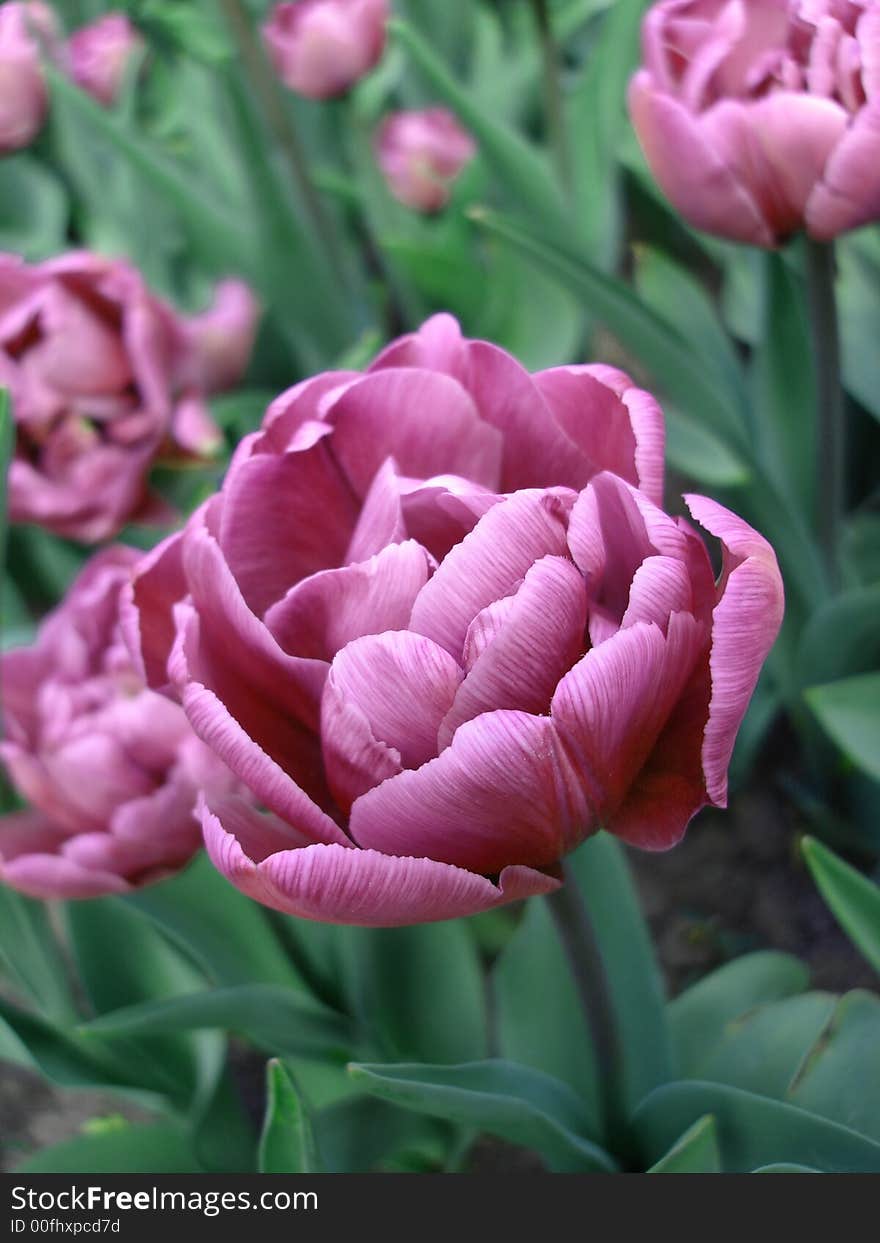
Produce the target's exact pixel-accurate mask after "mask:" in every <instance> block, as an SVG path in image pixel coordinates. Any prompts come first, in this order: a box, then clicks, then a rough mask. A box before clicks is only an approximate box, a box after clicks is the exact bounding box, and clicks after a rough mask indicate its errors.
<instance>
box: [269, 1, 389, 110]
mask: <svg viewBox="0 0 880 1243" xmlns="http://www.w3.org/2000/svg"><path fill="white" fill-rule="evenodd" d="M387 21H388V0H293V2H292V3H286V4H277V5H276V6H275V8H274V9H273V10H272V13H271V14H270V16H269V20H268V21H267V22H266V24H265V25H264V26H263V39H264V41H265V44H266V50H267V52H268V54H269V58H270V60H271V61H272V64H273V65H274V67H275V71H276V73H277V74H278V76H279V77H280V78H281V81H282V82H283V83H284V85H285V86H288V87H290V89H291V90H292V91H296V92H297V94H298V95H305V96H306V98H307V99H331V98H333V97H334V96H336V95H344V94H345V93H346V91H348V90H349V89H350V88H351V87H352V86H354V84H355V83H356V82H358V81H359V80H360V79H361V78H362V77H363V76H364V75H365V74H366V73H368V72H369V71H370V70H371V69H372V68H373V66H374V65H375V64H376V63H377V61H378V60H379V58H380V57H381V55H382V52H383V51H384V49H385V37H386V35H385V27H386V23H387Z"/></svg>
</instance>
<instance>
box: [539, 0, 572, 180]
mask: <svg viewBox="0 0 880 1243" xmlns="http://www.w3.org/2000/svg"><path fill="white" fill-rule="evenodd" d="M531 3H532V9H533V11H534V14H535V24H536V26H537V28H538V38H539V40H540V43H541V62H542V75H543V88H544V114H545V116H546V120H547V134H548V136H549V139H550V144H551V146H552V148H553V152H554V156H555V160H556V170H557V172H558V174H559V180H560V183H561V184H562V188H563V190H565V192H566V193H569V192H570V190H571V182H572V173H571V154H570V152H569V146H568V133H567V129H566V124H565V107H564V104H563V97H562V85H561V82H560V75H559V47H558V46H557V43H556V39H555V37H554V34H553V24H552V21H551V18H550V5H549V3H548V0H531Z"/></svg>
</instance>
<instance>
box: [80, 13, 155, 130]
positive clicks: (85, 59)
mask: <svg viewBox="0 0 880 1243" xmlns="http://www.w3.org/2000/svg"><path fill="white" fill-rule="evenodd" d="M142 46H143V40H142V39H141V37H140V35H139V34H138V32H137V31H136V30H135V28H134V26H132V24H131V22H130V21H129V20H128V18H127V17H126V15H125V14H124V13H106V14H105V15H104V16H103V17H100V18H98V20H97V21H95V22H92V23H91V24H90V25H89V26H83V27H82V28H81V29H80V30H77V31H76V32H75V33H74V34H73V35H71V37H70V39H69V41H68V45H67V49H68V61H69V66H70V73H71V76H72V77H73V80H74V82H76V83H77V85H79V86H81V87H82V89H83V90H84V91H87V92H88V93H89V94H90V95H91V96H93V97H94V98H95V99H96V100H97V101H98V103H100V104H104V106H105V107H109V106H110V105H111V104H113V103H114V102H115V100H116V97H117V96H118V94H119V91H120V89H121V87H122V84H123V81H124V79H125V73H126V70H127V68H128V63H129V60H130V58H131V56H132V53H134V52H136V51H137V50H138V49H139V48H141V47H142Z"/></svg>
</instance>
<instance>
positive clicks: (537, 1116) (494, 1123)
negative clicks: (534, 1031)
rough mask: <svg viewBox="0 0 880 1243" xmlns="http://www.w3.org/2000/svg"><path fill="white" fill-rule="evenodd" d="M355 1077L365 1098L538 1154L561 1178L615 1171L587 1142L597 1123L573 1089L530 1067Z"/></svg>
mask: <svg viewBox="0 0 880 1243" xmlns="http://www.w3.org/2000/svg"><path fill="white" fill-rule="evenodd" d="M350 1073H351V1075H352V1077H353V1078H354V1080H355V1081H356V1082H357V1083H358V1084H359V1086H361V1087H362V1088H363V1089H364V1091H366V1092H370V1093H372V1094H373V1095H375V1096H378V1097H381V1098H382V1099H383V1100H388V1101H393V1102H394V1104H396V1105H400V1106H401V1107H402V1108H404V1109H412V1110H415V1111H416V1112H419V1113H426V1114H430V1115H432V1116H434V1117H436V1118H445V1119H447V1120H448V1121H449V1122H456V1123H458V1124H459V1125H462V1126H468V1127H473V1128H474V1129H475V1130H477V1131H488V1132H489V1133H490V1134H492V1135H498V1136H500V1138H502V1139H506V1140H508V1141H509V1142H510V1143H513V1144H521V1145H524V1146H525V1147H528V1148H534V1149H535V1150H536V1151H537V1152H539V1153H540V1154H541V1156H542V1157H543V1158H544V1159H545V1160H546V1161H547V1163H548V1165H549V1166H550V1168H551V1169H553V1170H554V1171H556V1172H557V1173H575V1172H577V1171H585V1170H604V1171H606V1172H612V1171H613V1170H614V1168H615V1166H614V1161H613V1160H612V1158H611V1157H610V1156H609V1155H608V1153H607V1152H605V1151H604V1150H603V1149H602V1148H599V1147H598V1146H597V1145H596V1144H594V1143H592V1142H591V1141H590V1140H589V1139H587V1138H586V1135H585V1131H586V1129H587V1128H588V1127H589V1125H590V1119H589V1118H588V1117H587V1116H586V1114H585V1112H584V1110H583V1107H582V1105H581V1102H580V1101H579V1100H578V1098H577V1097H576V1096H575V1094H574V1093H573V1092H572V1091H571V1089H570V1088H569V1087H567V1085H566V1084H564V1083H561V1082H560V1081H559V1080H558V1079H552V1078H551V1077H550V1076H549V1075H545V1074H542V1073H541V1072H540V1071H536V1070H532V1069H531V1067H528V1066H518V1065H516V1064H515V1063H513V1062H504V1061H485V1062H473V1063H470V1064H466V1065H463V1066H425V1065H416V1064H411V1065H406V1064H403V1065H397V1066H377V1065H353V1066H352V1067H351V1070H350Z"/></svg>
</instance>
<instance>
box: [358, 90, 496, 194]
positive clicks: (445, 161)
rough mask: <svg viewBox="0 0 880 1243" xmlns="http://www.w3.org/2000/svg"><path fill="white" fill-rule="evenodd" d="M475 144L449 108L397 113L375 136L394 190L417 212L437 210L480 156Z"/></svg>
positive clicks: (377, 147)
mask: <svg viewBox="0 0 880 1243" xmlns="http://www.w3.org/2000/svg"><path fill="white" fill-rule="evenodd" d="M476 151H477V148H476V144H475V143H474V140H473V139H472V138H471V136H470V134H468V132H467V131H466V130H464V129H462V127H461V126H460V125H459V123H458V121H457V120H456V119H455V117H454V116H453V114H452V113H451V112H449V111H447V109H446V108H426V109H425V110H424V111H421V112H395V113H392V114H391V116H388V117H386V118H385V120H384V121H383V122H382V125H381V126H380V128H379V133H378V135H377V138H376V155H377V158H378V161H379V167H380V168H381V169H382V172H383V173H384V175H385V179H386V181H387V182H388V186H389V189H390V190H391V193H392V194H393V195H394V197H395V198H396V199H399V200H400V202H401V203H405V204H406V206H407V207H412V208H413V209H414V210H415V211H421V212H437V211H440V210H441V208H443V207H445V206H446V204H447V203H448V202H449V188H450V185H451V184H452V182H453V181H454V180H455V178H456V177H457V176H458V174H459V173H460V172H461V170H462V169H463V168H464V166H465V165H466V164H468V163H469V162H470V161H471V160H472V159H473V158H474V156H475V155H476Z"/></svg>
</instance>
